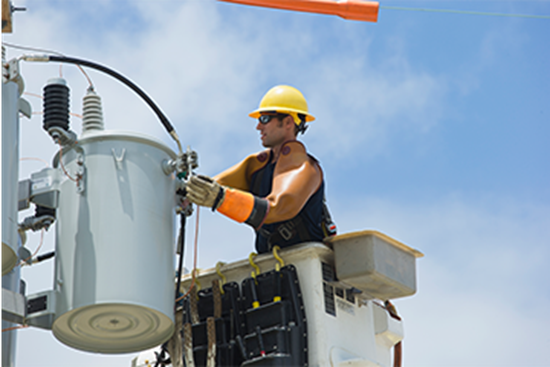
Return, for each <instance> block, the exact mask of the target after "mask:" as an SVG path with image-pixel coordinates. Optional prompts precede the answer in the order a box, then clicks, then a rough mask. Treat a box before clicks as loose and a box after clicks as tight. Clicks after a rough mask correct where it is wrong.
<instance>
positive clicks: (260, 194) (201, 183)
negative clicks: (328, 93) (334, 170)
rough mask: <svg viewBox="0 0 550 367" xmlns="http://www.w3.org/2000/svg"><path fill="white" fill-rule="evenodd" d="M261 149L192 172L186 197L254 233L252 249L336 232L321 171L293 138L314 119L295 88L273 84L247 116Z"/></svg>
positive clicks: (311, 238) (302, 146)
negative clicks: (212, 170) (223, 166)
mask: <svg viewBox="0 0 550 367" xmlns="http://www.w3.org/2000/svg"><path fill="white" fill-rule="evenodd" d="M249 116H250V117H253V118H257V119H258V124H257V125H256V130H258V131H259V132H260V139H261V140H262V145H263V146H264V147H266V148H268V149H267V150H265V151H263V152H260V153H256V154H252V155H250V156H248V157H247V158H245V159H244V160H243V161H242V162H240V163H238V164H237V165H235V166H233V167H231V168H229V169H228V170H226V171H224V172H222V173H220V174H219V175H217V176H215V177H214V179H211V178H209V177H206V176H192V177H191V179H190V180H189V184H188V186H187V197H188V198H189V200H190V201H191V202H193V203H195V204H197V205H202V206H207V207H210V208H212V210H218V211H219V212H220V213H222V214H224V215H226V216H228V217H229V218H231V219H234V220H236V221H237V222H240V223H243V222H244V223H246V224H249V225H250V226H252V227H253V228H254V229H255V231H256V235H257V236H256V251H257V252H258V253H265V252H268V251H271V249H272V248H273V246H275V245H278V246H280V247H281V248H282V247H287V246H291V245H295V244H297V243H301V242H306V241H322V240H323V238H325V237H326V236H329V235H334V234H336V226H335V225H334V224H333V223H332V222H331V219H330V215H329V213H328V210H327V208H326V205H325V201H324V189H325V183H324V179H323V172H322V170H321V167H320V166H319V163H318V162H317V160H316V159H315V158H313V157H312V156H310V155H308V154H307V152H306V149H305V147H304V145H303V144H302V143H300V142H299V141H297V140H296V137H297V135H298V134H299V133H304V132H305V130H306V129H307V125H306V123H307V122H310V121H313V120H314V119H315V118H314V117H313V116H312V115H311V114H309V112H308V106H307V102H306V100H305V98H304V96H303V95H302V93H301V92H300V91H299V90H297V89H296V88H293V87H290V86H286V85H279V86H276V87H273V88H272V89H270V90H269V91H268V92H267V93H266V94H265V95H264V97H263V98H262V100H261V102H260V107H259V108H258V109H257V110H255V111H253V112H251V113H250V114H249Z"/></svg>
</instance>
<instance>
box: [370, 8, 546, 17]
mask: <svg viewBox="0 0 550 367" xmlns="http://www.w3.org/2000/svg"><path fill="white" fill-rule="evenodd" d="M380 9H386V10H406V11H424V12H432V13H451V14H466V15H484V16H494V17H513V18H536V19H550V16H549V15H531V14H507V13H486V12H478V11H468V10H449V9H425V8H407V7H400V6H380Z"/></svg>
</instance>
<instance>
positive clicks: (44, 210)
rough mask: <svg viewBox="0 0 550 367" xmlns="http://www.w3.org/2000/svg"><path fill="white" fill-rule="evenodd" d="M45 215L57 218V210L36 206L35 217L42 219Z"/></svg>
mask: <svg viewBox="0 0 550 367" xmlns="http://www.w3.org/2000/svg"><path fill="white" fill-rule="evenodd" d="M44 215H49V216H51V217H54V218H55V209H52V208H47V207H45V206H40V205H36V207H35V209H34V216H35V217H36V218H40V217H42V216H44Z"/></svg>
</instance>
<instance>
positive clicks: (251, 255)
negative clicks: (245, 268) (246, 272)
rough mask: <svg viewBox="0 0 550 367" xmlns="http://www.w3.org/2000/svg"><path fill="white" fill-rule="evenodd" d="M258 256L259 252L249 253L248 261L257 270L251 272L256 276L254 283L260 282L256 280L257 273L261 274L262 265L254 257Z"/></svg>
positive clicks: (253, 276)
mask: <svg viewBox="0 0 550 367" xmlns="http://www.w3.org/2000/svg"><path fill="white" fill-rule="evenodd" d="M256 256H258V254H257V253H255V252H251V253H250V255H248V262H249V263H250V265H251V266H252V267H253V268H254V269H255V270H256V272H252V273H250V275H251V276H252V278H254V283H256V284H258V281H257V280H256V275H260V267H259V266H258V265H256V263H255V262H254V258H255V257H256Z"/></svg>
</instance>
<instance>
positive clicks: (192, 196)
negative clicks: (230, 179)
mask: <svg viewBox="0 0 550 367" xmlns="http://www.w3.org/2000/svg"><path fill="white" fill-rule="evenodd" d="M224 196H225V189H224V187H223V186H221V185H220V184H218V183H217V182H216V181H214V180H213V179H211V178H210V177H208V176H202V175H199V176H191V178H190V179H189V182H188V184H187V198H188V199H189V201H191V202H192V203H195V204H197V205H201V206H207V207H209V208H212V210H216V209H218V208H219V207H220V205H222V202H223V199H224Z"/></svg>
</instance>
